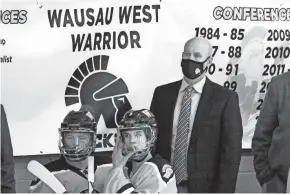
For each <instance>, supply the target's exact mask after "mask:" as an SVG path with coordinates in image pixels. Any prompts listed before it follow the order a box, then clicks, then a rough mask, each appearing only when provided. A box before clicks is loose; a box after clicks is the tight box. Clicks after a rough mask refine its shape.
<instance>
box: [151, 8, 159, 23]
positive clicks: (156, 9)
mask: <svg viewBox="0 0 290 194" xmlns="http://www.w3.org/2000/svg"><path fill="white" fill-rule="evenodd" d="M152 9H155V13H156V22H158V10H159V9H160V5H152Z"/></svg>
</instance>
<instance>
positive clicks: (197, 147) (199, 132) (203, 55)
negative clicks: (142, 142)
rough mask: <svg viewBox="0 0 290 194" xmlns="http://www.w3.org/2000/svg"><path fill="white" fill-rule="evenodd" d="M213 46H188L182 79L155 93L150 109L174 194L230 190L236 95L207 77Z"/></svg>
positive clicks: (235, 165) (238, 133) (237, 125)
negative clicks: (172, 176)
mask: <svg viewBox="0 0 290 194" xmlns="http://www.w3.org/2000/svg"><path fill="white" fill-rule="evenodd" d="M211 53H212V46H211V44H210V43H209V42H208V41H207V40H206V39H203V38H193V39H190V40H189V41H187V42H186V44H185V46H184V52H183V54H182V62H181V67H182V72H183V74H184V77H183V79H182V80H180V81H177V82H173V83H169V84H166V85H162V86H159V87H157V88H156V89H155V91H154V95H153V99H152V102H151V111H152V112H153V113H154V114H155V116H156V119H157V124H158V128H159V133H158V141H157V146H156V152H157V153H159V154H160V155H161V156H162V157H163V158H165V159H166V160H168V161H170V162H171V164H172V166H173V169H174V171H175V176H176V182H177V188H178V192H182V193H187V192H190V193H194V192H206V193H212V192H219V193H225V192H234V191H235V186H236V180H237V174H238V170H239V164H240V159H241V141H242V130H243V128H242V120H241V113H240V109H239V100H238V95H237V93H236V92H234V91H230V90H229V89H226V88H224V87H222V86H220V85H218V84H216V83H213V82H212V81H210V80H209V79H208V78H207V77H206V76H205V74H206V68H207V67H208V65H209V64H211V62H212V57H211Z"/></svg>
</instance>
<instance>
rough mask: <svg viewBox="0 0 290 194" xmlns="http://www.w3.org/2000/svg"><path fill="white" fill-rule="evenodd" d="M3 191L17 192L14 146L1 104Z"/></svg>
mask: <svg viewBox="0 0 290 194" xmlns="http://www.w3.org/2000/svg"><path fill="white" fill-rule="evenodd" d="M1 192H2V193H15V192H16V191H15V179H14V159H13V148H12V144H11V139H10V132H9V126H8V123H7V117H6V113H5V110H4V107H3V105H2V104H1Z"/></svg>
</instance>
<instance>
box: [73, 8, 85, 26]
mask: <svg viewBox="0 0 290 194" xmlns="http://www.w3.org/2000/svg"><path fill="white" fill-rule="evenodd" d="M74 14H75V22H76V25H77V26H79V27H82V26H83V25H84V24H85V12H84V9H81V21H79V18H78V15H79V14H78V10H77V9H75V10H74Z"/></svg>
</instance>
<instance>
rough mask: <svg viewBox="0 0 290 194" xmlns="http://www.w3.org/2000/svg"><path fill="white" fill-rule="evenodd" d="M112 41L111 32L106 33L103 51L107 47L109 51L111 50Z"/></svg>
mask: <svg viewBox="0 0 290 194" xmlns="http://www.w3.org/2000/svg"><path fill="white" fill-rule="evenodd" d="M110 41H111V34H110V32H105V33H104V39H103V50H105V49H106V45H107V48H108V49H111V47H110Z"/></svg>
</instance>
